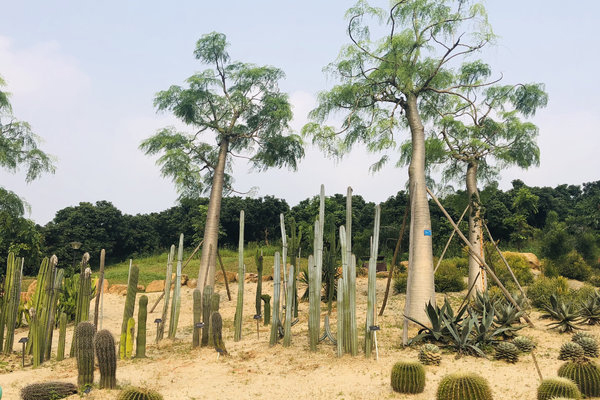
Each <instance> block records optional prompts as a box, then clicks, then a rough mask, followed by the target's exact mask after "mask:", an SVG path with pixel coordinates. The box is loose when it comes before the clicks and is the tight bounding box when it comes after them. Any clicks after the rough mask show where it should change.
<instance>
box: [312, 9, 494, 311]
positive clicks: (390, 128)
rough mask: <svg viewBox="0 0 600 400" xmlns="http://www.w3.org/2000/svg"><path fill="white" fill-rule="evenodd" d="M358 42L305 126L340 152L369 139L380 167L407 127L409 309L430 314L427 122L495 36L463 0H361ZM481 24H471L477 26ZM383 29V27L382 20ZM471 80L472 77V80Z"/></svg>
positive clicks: (352, 19)
mask: <svg viewBox="0 0 600 400" xmlns="http://www.w3.org/2000/svg"><path fill="white" fill-rule="evenodd" d="M347 17H348V20H349V22H348V35H349V37H350V40H351V44H349V45H348V46H346V47H344V48H343V50H342V52H341V55H340V57H339V58H338V60H337V61H336V62H334V63H333V64H331V65H330V67H329V70H330V72H332V73H333V74H334V75H335V76H336V77H337V78H338V79H339V80H340V83H339V84H338V85H336V86H334V87H333V88H332V89H331V90H329V91H326V92H323V93H321V94H320V95H319V105H318V107H317V108H316V109H315V110H313V111H312V112H311V117H312V119H313V120H314V122H313V123H310V124H307V125H306V126H305V127H304V129H303V132H304V133H305V134H306V135H311V136H312V137H313V141H314V142H315V143H317V144H319V145H320V146H321V147H322V148H323V149H325V150H326V151H328V152H329V153H331V154H334V155H342V154H344V153H346V152H348V151H349V150H350V149H351V148H352V147H353V146H354V145H355V144H356V143H364V144H366V146H367V149H368V150H370V151H372V152H377V153H383V155H382V157H381V159H380V160H379V161H378V162H377V163H376V164H375V165H374V166H373V169H374V170H377V169H379V168H381V167H382V166H383V165H384V164H385V163H386V162H387V161H388V159H389V154H387V151H388V150H399V147H400V146H399V143H398V142H397V134H398V131H399V130H404V129H406V128H408V130H409V131H410V139H411V145H412V155H411V159H410V165H409V168H408V174H409V193H410V198H411V207H410V210H411V218H410V221H411V224H410V246H409V271H408V288H407V296H406V309H405V315H406V316H408V317H411V318H414V319H417V320H421V321H423V322H425V321H426V316H425V310H424V308H425V304H426V303H427V302H428V301H433V300H434V299H435V291H434V284H433V254H432V237H431V219H430V215H429V206H428V202H427V192H426V175H425V127H424V125H423V124H424V122H426V121H427V120H429V119H430V118H432V117H434V118H435V117H437V116H436V115H434V114H432V113H429V112H428V109H429V108H428V107H427V103H428V102H434V103H435V102H437V101H439V100H438V99H439V98H440V97H445V96H455V95H457V90H459V89H461V88H464V87H468V86H469V85H470V84H469V83H464V79H462V76H461V74H468V71H469V65H471V64H472V63H473V62H469V63H465V64H463V65H462V66H461V67H460V68H459V70H458V71H457V70H456V66H457V64H460V62H461V60H464V59H465V57H468V56H469V55H472V54H473V53H476V52H478V51H479V50H480V49H481V48H482V47H484V46H485V45H486V44H487V43H489V42H490V40H492V38H493V34H492V31H491V28H490V26H489V24H488V22H487V16H486V13H485V9H484V8H483V6H481V5H480V4H479V3H473V2H471V1H464V0H456V1H452V0H447V1H440V0H401V1H396V2H394V3H393V4H392V6H391V8H390V9H389V10H388V11H384V10H382V9H379V8H374V7H371V6H369V4H368V3H367V2H366V1H359V2H358V3H357V4H356V5H355V6H354V7H353V8H351V9H350V10H349V11H348V12H347ZM374 20H375V24H376V21H377V20H379V21H383V24H384V25H385V28H386V29H387V32H388V33H387V34H386V35H385V36H383V37H382V38H380V39H379V40H371V38H370V31H371V29H370V27H371V25H373V24H374ZM473 27H474V29H476V31H471V29H473ZM376 30H378V31H380V30H381V28H380V27H376ZM467 82H468V80H467ZM339 112H342V113H344V114H345V117H344V120H343V122H342V127H341V129H340V130H336V129H335V128H333V127H331V126H324V125H323V124H324V123H325V122H326V121H327V119H328V118H329V117H330V116H332V115H333V114H335V113H339Z"/></svg>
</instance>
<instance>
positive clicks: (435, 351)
mask: <svg viewBox="0 0 600 400" xmlns="http://www.w3.org/2000/svg"><path fill="white" fill-rule="evenodd" d="M419 361H420V362H421V364H423V365H440V362H441V361H442V355H441V353H440V348H439V347H437V346H436V345H435V344H432V343H427V344H424V345H423V346H421V348H420V349H419Z"/></svg>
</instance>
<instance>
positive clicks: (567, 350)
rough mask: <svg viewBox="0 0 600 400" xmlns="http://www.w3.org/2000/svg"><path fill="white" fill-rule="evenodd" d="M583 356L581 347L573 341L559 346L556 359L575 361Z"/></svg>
mask: <svg viewBox="0 0 600 400" xmlns="http://www.w3.org/2000/svg"><path fill="white" fill-rule="evenodd" d="M583 357H584V352H583V347H581V346H580V345H579V344H577V343H574V342H567V343H564V344H563V345H562V346H560V352H559V353H558V359H559V360H562V361H576V360H580V359H582V358H583Z"/></svg>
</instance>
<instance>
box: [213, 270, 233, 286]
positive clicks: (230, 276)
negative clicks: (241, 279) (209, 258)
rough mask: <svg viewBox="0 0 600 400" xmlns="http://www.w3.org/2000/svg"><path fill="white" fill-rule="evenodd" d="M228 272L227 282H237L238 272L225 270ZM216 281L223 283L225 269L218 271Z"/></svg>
mask: <svg viewBox="0 0 600 400" xmlns="http://www.w3.org/2000/svg"><path fill="white" fill-rule="evenodd" d="M225 273H226V274H227V275H226V276H227V282H229V283H231V282H237V274H236V273H235V272H230V271H225ZM215 282H219V283H223V282H225V281H224V280H223V271H217V273H216V274H215Z"/></svg>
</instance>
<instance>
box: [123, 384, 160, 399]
mask: <svg viewBox="0 0 600 400" xmlns="http://www.w3.org/2000/svg"><path fill="white" fill-rule="evenodd" d="M117 400H163V397H162V395H161V394H160V393H158V392H157V391H155V390H152V389H142V388H138V387H127V388H125V389H123V390H121V392H120V393H119V396H118V397H117Z"/></svg>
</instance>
